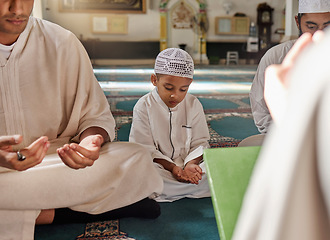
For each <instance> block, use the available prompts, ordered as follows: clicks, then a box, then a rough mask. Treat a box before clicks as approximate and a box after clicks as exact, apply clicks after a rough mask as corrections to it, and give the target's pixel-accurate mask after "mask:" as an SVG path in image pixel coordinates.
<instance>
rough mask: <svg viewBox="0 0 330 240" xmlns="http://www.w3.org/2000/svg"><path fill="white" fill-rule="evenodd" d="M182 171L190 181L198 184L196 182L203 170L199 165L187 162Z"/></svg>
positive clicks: (200, 178)
mask: <svg viewBox="0 0 330 240" xmlns="http://www.w3.org/2000/svg"><path fill="white" fill-rule="evenodd" d="M183 171H184V173H185V175H186V176H187V177H188V179H189V182H190V183H193V184H198V182H199V181H200V180H202V174H203V171H202V169H201V167H200V166H199V165H197V164H195V163H190V162H189V163H187V164H186V166H185V167H184V169H183Z"/></svg>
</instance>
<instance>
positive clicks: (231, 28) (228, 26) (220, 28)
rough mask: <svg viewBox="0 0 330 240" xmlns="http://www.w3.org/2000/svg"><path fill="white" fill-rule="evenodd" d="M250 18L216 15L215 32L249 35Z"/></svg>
mask: <svg viewBox="0 0 330 240" xmlns="http://www.w3.org/2000/svg"><path fill="white" fill-rule="evenodd" d="M249 29H250V19H249V18H248V17H216V18H215V33H216V34H219V35H248V34H249Z"/></svg>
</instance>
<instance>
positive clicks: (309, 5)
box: [299, 0, 330, 13]
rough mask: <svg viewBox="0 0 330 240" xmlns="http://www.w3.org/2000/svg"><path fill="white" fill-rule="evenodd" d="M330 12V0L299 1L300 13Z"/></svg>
mask: <svg viewBox="0 0 330 240" xmlns="http://www.w3.org/2000/svg"><path fill="white" fill-rule="evenodd" d="M324 12H330V0H299V13H324Z"/></svg>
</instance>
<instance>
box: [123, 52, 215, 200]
mask: <svg viewBox="0 0 330 240" xmlns="http://www.w3.org/2000/svg"><path fill="white" fill-rule="evenodd" d="M154 71H155V74H152V75H151V82H152V84H153V85H154V86H155V88H154V90H153V91H152V92H150V93H148V94H146V95H145V96H143V97H142V98H140V99H139V100H138V102H137V103H136V105H135V106H134V109H133V122H132V127H131V132H130V137H129V141H130V142H136V143H140V144H142V145H143V146H145V147H146V148H147V149H148V150H149V152H150V154H151V155H152V158H153V161H154V162H155V165H156V167H157V169H158V171H159V172H160V174H161V176H162V177H163V179H164V190H163V192H162V194H161V195H160V196H158V197H157V198H156V200H157V201H174V200H177V199H180V198H184V197H190V198H199V197H209V196H210V190H209V186H208V182H207V177H206V175H205V167H204V163H203V162H202V161H203V149H204V148H207V147H209V144H208V140H209V131H208V127H207V124H206V119H205V115H204V111H203V107H202V105H201V103H200V102H199V101H198V99H197V98H196V97H194V96H193V95H191V94H189V93H187V92H188V89H189V86H190V84H191V82H192V80H193V73H194V62H193V60H192V58H191V56H190V55H189V54H188V53H187V52H186V51H184V50H182V49H178V48H168V49H165V50H163V51H162V52H160V53H159V54H158V56H157V58H156V62H155V69H154Z"/></svg>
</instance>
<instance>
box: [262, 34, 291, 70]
mask: <svg viewBox="0 0 330 240" xmlns="http://www.w3.org/2000/svg"><path fill="white" fill-rule="evenodd" d="M295 42H296V40H290V41H286V42H283V43H280V44H278V45H276V46H274V47H272V48H270V49H269V50H268V51H267V52H266V53H265V55H264V56H263V57H262V59H261V63H264V64H266V65H267V66H268V65H270V64H279V63H281V62H282V61H283V59H284V57H285V56H286V54H287V53H288V52H289V51H290V49H291V48H292V46H293V45H294V43H295Z"/></svg>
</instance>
